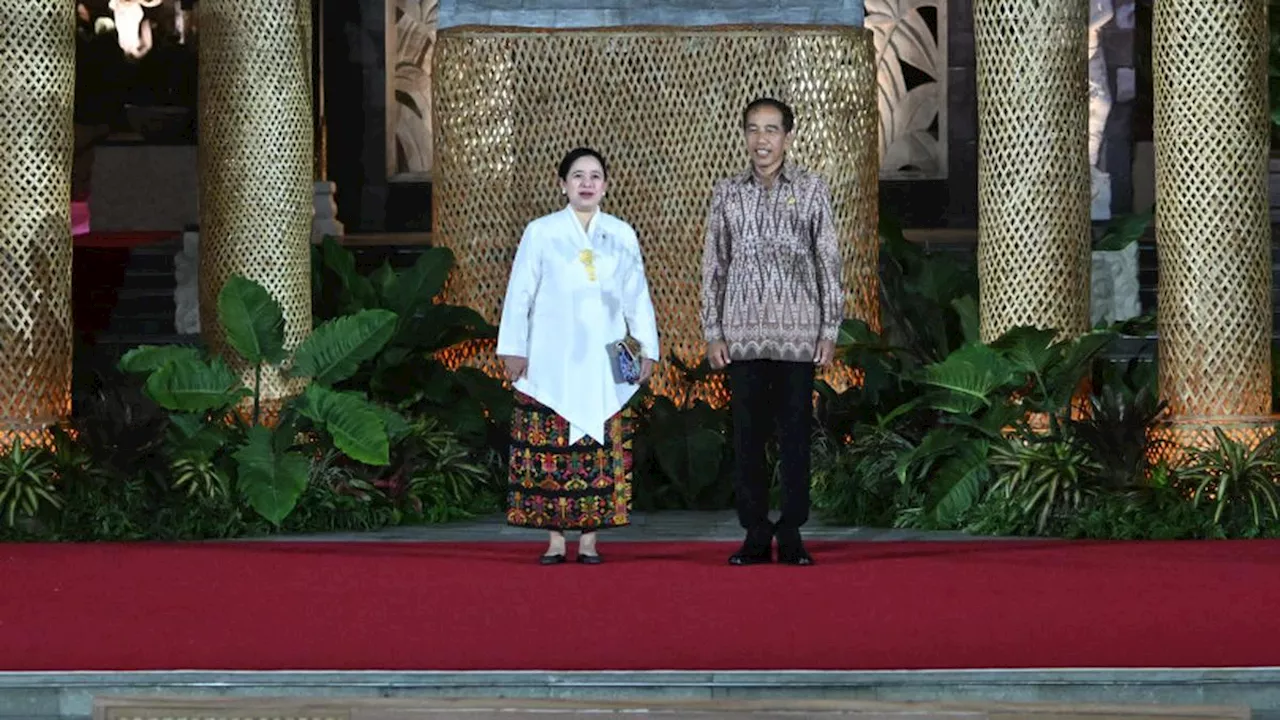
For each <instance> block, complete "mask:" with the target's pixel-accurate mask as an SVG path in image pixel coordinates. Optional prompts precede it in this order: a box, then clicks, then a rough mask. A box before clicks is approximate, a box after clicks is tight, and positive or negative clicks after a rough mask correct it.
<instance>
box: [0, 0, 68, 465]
mask: <svg viewBox="0 0 1280 720" xmlns="http://www.w3.org/2000/svg"><path fill="white" fill-rule="evenodd" d="M75 50H76V48H75V12H74V8H73V7H72V3H59V2H42V3H33V2H31V0H0V108H3V110H2V111H0V288H2V292H0V439H3V440H4V441H5V442H9V441H10V437H12V435H13V434H16V435H17V436H18V437H20V438H21V439H23V440H24V441H40V440H42V439H44V438H45V437H46V436H45V435H44V433H43V432H42V431H43V430H44V429H45V428H46V427H48V426H49V425H51V424H53V423H55V422H57V421H59V420H61V419H64V418H66V417H67V416H68V415H69V414H70V412H71V346H72V336H73V332H72V324H71V247H72V246H71V216H70V207H71V156H72V146H73V144H74V131H73V128H72V103H73V101H74V98H75Z"/></svg>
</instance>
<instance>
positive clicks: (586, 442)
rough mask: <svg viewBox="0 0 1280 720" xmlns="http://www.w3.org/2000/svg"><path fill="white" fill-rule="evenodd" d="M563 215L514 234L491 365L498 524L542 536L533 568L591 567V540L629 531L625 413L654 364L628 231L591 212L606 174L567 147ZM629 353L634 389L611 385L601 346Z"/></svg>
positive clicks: (590, 157) (636, 255) (653, 331)
mask: <svg viewBox="0 0 1280 720" xmlns="http://www.w3.org/2000/svg"><path fill="white" fill-rule="evenodd" d="M559 175H560V186H561V192H562V193H563V194H564V195H565V197H566V198H567V200H568V205H566V206H565V208H564V209H563V210H560V211H559V212H555V213H552V214H550V215H546V216H543V217H540V218H538V219H537V220H534V221H533V222H531V223H529V225H528V226H527V227H526V228H525V231H524V236H523V237H522V238H521V239H520V246H519V248H518V249H517V250H516V258H515V263H514V264H513V265H512V268H511V279H510V281H509V282H508V284H507V295H506V300H505V301H504V303H503V308H502V321H501V323H500V325H499V329H498V357H499V358H501V359H502V362H503V364H504V366H505V368H506V373H507V377H508V378H509V379H510V380H511V381H512V382H513V383H514V384H515V388H516V409H515V412H514V413H513V417H512V422H511V464H510V485H509V493H508V509H507V522H508V523H510V524H511V525H517V526H520V527H533V528H542V529H546V530H548V531H550V534H551V537H550V542H549V544H548V547H547V551H546V552H545V553H544V554H543V555H542V557H541V562H542V564H544V565H557V564H560V563H563V562H564V561H565V537H564V532H565V531H566V530H580V531H582V537H581V539H580V540H579V543H578V558H577V559H578V562H580V563H584V564H597V563H599V562H600V554H599V553H598V552H597V551H596V532H595V531H596V530H598V529H600V528H605V527H618V526H622V525H626V524H628V523H629V522H630V515H631V433H632V418H631V411H630V409H629V408H627V407H626V405H627V402H628V401H629V400H630V399H631V396H632V395H634V394H635V392H636V390H637V389H638V386H639V383H644V382H646V381H647V380H648V379H649V377H650V375H652V373H653V365H654V360H655V359H657V358H658V357H660V355H659V354H658V353H659V348H658V328H657V321H656V319H655V318H654V313H653V303H652V301H651V299H650V297H649V283H648V281H647V280H646V279H645V273H644V262H643V260H642V258H641V254H640V244H639V242H638V241H637V239H636V233H635V230H634V229H632V227H631V226H630V225H628V224H627V223H625V222H623V221H622V220H620V219H618V218H616V217H614V216H613V215H610V214H608V213H605V212H602V211H601V210H600V201H601V200H602V199H603V198H604V194H605V190H606V187H607V185H608V166H607V164H606V163H605V159H604V157H603V156H601V155H600V153H598V152H596V151H594V150H591V149H589V148H578V149H576V150H573V151H571V152H570V153H569V154H568V155H566V156H565V158H564V160H563V161H562V162H561V163H560V169H559ZM627 337H630V338H634V339H635V340H637V341H638V342H639V344H640V356H641V358H642V360H641V362H640V373H639V383H630V382H626V381H625V380H622V379H620V376H619V373H618V371H617V366H616V359H615V355H614V354H613V350H612V348H613V346H614V345H615V344H616V343H618V342H619V341H621V340H623V339H624V338H627Z"/></svg>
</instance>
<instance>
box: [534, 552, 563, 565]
mask: <svg viewBox="0 0 1280 720" xmlns="http://www.w3.org/2000/svg"><path fill="white" fill-rule="evenodd" d="M538 562H539V563H540V564H542V565H560V564H561V563H563V562H564V553H560V554H559V555H543V556H542V557H540V558H538Z"/></svg>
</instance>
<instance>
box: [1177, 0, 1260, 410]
mask: <svg viewBox="0 0 1280 720" xmlns="http://www.w3.org/2000/svg"><path fill="white" fill-rule="evenodd" d="M1153 38H1154V39H1153V46H1152V47H1153V49H1152V55H1153V65H1154V71H1155V74H1154V93H1155V152H1156V227H1157V232H1156V243H1157V245H1156V247H1157V252H1158V263H1159V265H1158V266H1159V269H1160V284H1159V291H1158V295H1159V297H1158V309H1157V312H1156V318H1157V322H1158V326H1157V329H1158V332H1159V335H1160V353H1159V355H1160V391H1161V394H1162V395H1163V396H1164V398H1165V399H1166V400H1168V402H1169V409H1170V410H1171V411H1172V412H1173V414H1174V415H1204V416H1226V415H1262V414H1264V413H1267V412H1269V411H1270V407H1271V318H1272V298H1271V225H1270V219H1269V216H1268V204H1269V201H1268V190H1267V183H1268V180H1267V164H1268V154H1269V149H1268V142H1269V141H1268V109H1267V47H1268V45H1267V41H1268V30H1267V9H1266V3H1265V0H1231V2H1204V1H1203V0H1160V2H1157V3H1156V4H1155V15H1154V19H1153Z"/></svg>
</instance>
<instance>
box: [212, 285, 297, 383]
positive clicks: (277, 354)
mask: <svg viewBox="0 0 1280 720" xmlns="http://www.w3.org/2000/svg"><path fill="white" fill-rule="evenodd" d="M218 321H219V322H220V323H222V328H223V331H224V332H225V333H226V338H227V344H228V345H230V346H231V347H232V348H235V351H236V352H238V353H240V357H242V358H244V359H245V360H246V361H248V362H249V364H250V365H259V364H261V363H268V364H270V365H275V364H277V363H279V362H281V361H283V360H284V358H285V352H284V311H283V310H281V309H280V303H278V302H276V300H275V298H273V297H271V293H269V292H267V290H266V288H264V287H262V286H261V285H259V284H258V283H256V282H254V281H252V280H248V279H246V278H243V277H241V276H239V275H232V276H231V277H230V278H228V279H227V283H226V284H225V285H223V286H222V292H220V293H218Z"/></svg>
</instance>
